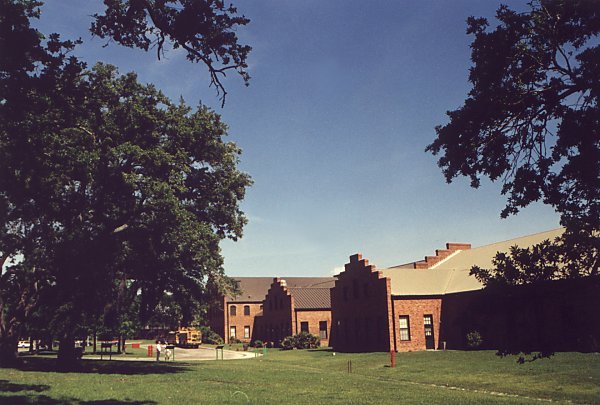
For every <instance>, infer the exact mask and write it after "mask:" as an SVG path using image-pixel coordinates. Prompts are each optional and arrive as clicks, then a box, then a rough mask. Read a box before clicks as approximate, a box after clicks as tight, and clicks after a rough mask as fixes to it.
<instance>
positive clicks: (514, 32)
mask: <svg viewBox="0 0 600 405" xmlns="http://www.w3.org/2000/svg"><path fill="white" fill-rule="evenodd" d="M529 6H530V10H529V11H527V12H516V11H514V10H511V9H510V8H509V7H507V6H501V7H500V8H499V9H498V11H497V14H496V18H497V20H498V22H499V25H498V26H497V27H495V28H493V29H492V28H490V26H489V23H488V21H487V20H486V19H484V18H473V17H471V18H469V19H468V21H467V22H468V29H467V33H469V34H472V35H474V37H475V38H474V40H473V42H472V44H471V49H472V53H471V59H472V62H473V67H472V68H471V70H470V73H469V81H470V82H471V84H472V89H471V91H470V92H469V95H468V98H467V99H466V100H465V103H464V105H463V106H462V107H461V108H459V109H457V110H454V111H450V112H448V116H449V118H450V121H449V123H447V124H446V125H442V126H438V127H437V128H436V132H437V138H436V139H435V140H434V142H433V143H432V144H431V145H429V146H428V147H427V151H430V152H432V153H433V154H434V155H440V158H439V161H438V164H439V166H440V167H441V168H442V169H443V172H444V175H445V177H446V180H447V181H448V182H451V181H452V180H453V179H455V178H456V177H460V176H466V177H468V178H470V180H471V185H472V186H473V187H478V186H479V184H480V180H481V178H482V177H487V178H489V179H491V180H492V181H501V182H502V184H503V188H502V194H504V195H507V196H508V201H507V205H506V208H505V209H504V210H503V211H502V216H503V217H506V216H507V215H510V214H515V213H517V212H518V211H519V209H520V208H523V207H525V206H527V205H529V204H531V203H532V202H534V201H538V200H541V201H543V202H544V203H546V204H549V205H551V206H552V207H554V208H555V209H556V210H557V212H559V213H560V215H561V223H562V225H563V226H564V227H565V228H566V232H565V234H564V235H563V236H562V237H561V238H559V239H558V240H556V241H550V242H552V243H544V244H542V245H540V246H537V247H534V248H532V249H531V250H522V249H521V250H519V251H517V250H514V251H513V253H515V254H514V256H513V257H511V256H507V255H499V256H498V257H497V258H496V264H497V265H498V266H497V267H496V268H495V269H474V270H475V271H474V273H475V275H476V276H477V277H478V278H480V279H481V280H482V281H484V282H485V283H489V282H490V281H498V282H502V283H508V284H523V283H530V282H535V281H537V280H540V279H556V278H570V277H579V276H588V275H595V276H597V275H598V264H599V263H598V247H599V246H600V240H599V236H600V234H599V231H600V226H599V224H600V134H599V130H600V107H599V105H598V101H599V97H600V45H599V44H598V39H599V38H598V34H599V32H600V2H598V1H596V0H539V1H538V0H535V1H532V2H531V3H529ZM550 267H551V268H550Z"/></svg>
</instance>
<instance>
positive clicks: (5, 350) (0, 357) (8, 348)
mask: <svg viewBox="0 0 600 405" xmlns="http://www.w3.org/2000/svg"><path fill="white" fill-rule="evenodd" d="M17 344H18V339H17V337H12V336H8V337H2V338H0V367H12V366H15V365H17V364H18V363H19V354H18V353H17Z"/></svg>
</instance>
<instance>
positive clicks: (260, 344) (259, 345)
mask: <svg viewBox="0 0 600 405" xmlns="http://www.w3.org/2000/svg"><path fill="white" fill-rule="evenodd" d="M264 345H265V344H264V343H263V341H262V340H260V339H256V340H255V341H254V342H252V346H253V347H256V348H262V347H264Z"/></svg>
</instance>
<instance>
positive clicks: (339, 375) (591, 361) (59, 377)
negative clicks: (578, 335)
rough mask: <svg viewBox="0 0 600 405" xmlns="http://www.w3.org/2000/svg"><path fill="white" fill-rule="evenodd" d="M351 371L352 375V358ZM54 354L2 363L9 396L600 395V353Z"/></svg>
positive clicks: (441, 398) (191, 399) (30, 399)
mask: <svg viewBox="0 0 600 405" xmlns="http://www.w3.org/2000/svg"><path fill="white" fill-rule="evenodd" d="M349 360H351V361H352V373H348V361H349ZM53 368H54V360H53V359H51V358H35V357H33V358H28V359H27V360H26V362H25V364H24V366H23V367H21V368H19V369H0V402H1V403H56V402H58V403H72V402H78V403H98V402H95V401H103V402H100V403H147V404H154V403H173V404H187V403H218V404H220V403H227V404H238V403H239V404H245V403H253V404H267V403H304V404H312V403H314V404H323V403H344V404H351V403H354V404H364V403H374V404H378V403H379V404H391V403H427V404H430V403H440V404H441V403H486V404H487V403H500V402H502V403H532V402H539V400H540V399H544V400H553V401H571V402H576V403H600V354H581V353H558V354H556V355H555V356H553V357H551V358H547V359H546V358H544V359H539V360H536V361H533V362H529V363H525V364H517V362H516V359H515V358H514V357H507V358H500V357H497V356H495V354H494V352H489V351H481V352H452V351H448V352H415V353H402V354H397V355H396V367H395V368H390V367H389V354H387V353H368V354H340V353H337V354H336V355H335V356H333V354H332V352H330V351H327V350H316V351H296V350H294V351H279V350H270V351H269V352H268V354H267V356H266V357H259V358H253V359H249V360H235V361H204V362H197V363H154V362H149V363H143V362H118V361H112V362H108V361H103V362H100V361H93V360H90V361H84V362H82V364H81V366H80V368H78V369H77V370H76V371H69V372H56V371H53Z"/></svg>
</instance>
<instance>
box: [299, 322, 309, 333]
mask: <svg viewBox="0 0 600 405" xmlns="http://www.w3.org/2000/svg"><path fill="white" fill-rule="evenodd" d="M300 332H308V322H300Z"/></svg>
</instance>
